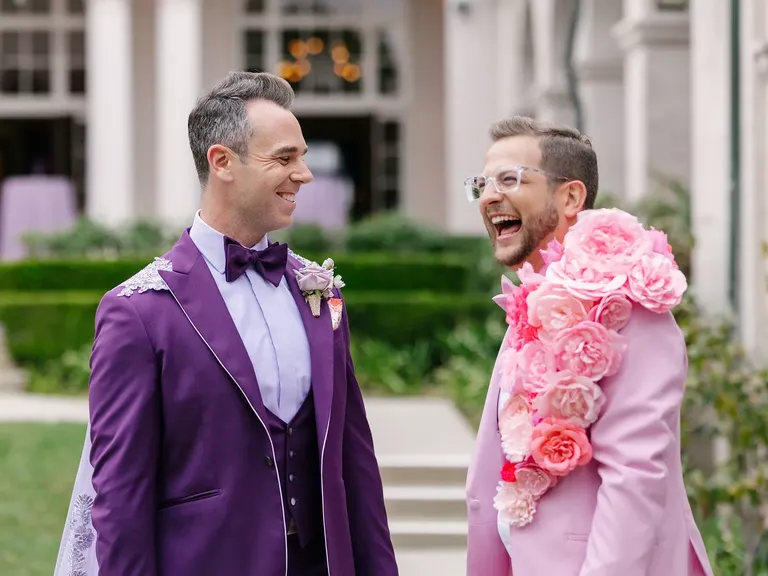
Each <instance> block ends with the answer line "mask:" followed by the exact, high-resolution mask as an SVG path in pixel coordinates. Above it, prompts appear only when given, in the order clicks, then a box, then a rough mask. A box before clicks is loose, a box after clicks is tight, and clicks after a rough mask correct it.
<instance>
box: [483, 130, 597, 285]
mask: <svg viewBox="0 0 768 576" xmlns="http://www.w3.org/2000/svg"><path fill="white" fill-rule="evenodd" d="M519 166H522V167H526V168H529V169H523V170H521V171H516V170H506V169H507V168H511V167H519ZM530 169H535V170H541V147H540V139H539V137H536V136H511V137H508V138H502V139H500V140H497V141H496V142H494V144H493V145H492V146H491V148H490V149H489V150H488V153H487V154H486V157H485V165H484V167H483V174H484V175H486V176H494V177H496V176H498V178H499V179H500V180H504V181H505V183H507V184H509V183H511V181H512V180H511V179H516V178H518V174H519V189H518V190H517V191H514V192H508V193H504V194H502V193H500V192H499V190H498V189H497V188H496V181H492V182H489V183H488V184H487V185H486V186H485V189H484V190H483V193H482V196H481V197H480V213H481V215H482V217H483V221H484V223H485V227H486V229H487V230H488V236H489V238H490V240H491V244H492V245H493V249H494V255H495V257H496V259H497V260H498V261H499V262H501V263H502V264H504V265H505V266H508V267H510V268H517V267H519V266H520V265H522V264H523V263H524V262H526V261H529V262H530V263H531V264H532V265H533V267H534V268H535V269H536V270H538V269H539V268H540V267H541V266H542V264H543V262H542V259H541V255H540V254H539V249H543V248H545V247H546V245H547V244H548V243H549V241H550V240H552V238H555V237H556V238H558V239H560V240H562V238H563V236H564V235H565V233H566V232H567V230H568V228H569V226H570V225H571V224H573V222H574V221H575V218H576V214H577V213H578V211H579V210H581V206H582V205H583V200H584V198H583V195H582V194H581V192H580V191H579V190H576V189H578V188H579V186H580V187H581V188H582V189H583V185H582V184H581V183H580V182H566V181H564V180H561V181H558V180H554V181H552V182H550V181H549V180H548V179H547V176H546V175H545V174H542V173H540V172H536V171H535V170H530ZM556 176H559V175H556ZM574 194H576V195H574ZM578 196H580V200H579V198H578Z"/></svg>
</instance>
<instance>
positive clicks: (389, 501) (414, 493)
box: [384, 485, 467, 522]
mask: <svg viewBox="0 0 768 576" xmlns="http://www.w3.org/2000/svg"><path fill="white" fill-rule="evenodd" d="M465 498H466V496H465V492H464V487H463V486H458V487H453V486H424V487H422V486H416V487H414V486H388V485H385V486H384V501H385V504H386V506H387V517H388V518H389V519H390V520H392V521H400V520H429V521H438V520H439V521H444V520H448V521H458V522H466V520H467V504H466V499H465Z"/></svg>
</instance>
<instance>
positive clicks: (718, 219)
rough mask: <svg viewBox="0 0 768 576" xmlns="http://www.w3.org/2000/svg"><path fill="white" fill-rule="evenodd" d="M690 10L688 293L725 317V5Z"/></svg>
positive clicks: (700, 1) (717, 2) (706, 3)
mask: <svg viewBox="0 0 768 576" xmlns="http://www.w3.org/2000/svg"><path fill="white" fill-rule="evenodd" d="M690 7H691V148H692V149H691V155H692V158H691V209H692V220H693V222H692V225H693V236H694V238H695V239H696V243H695V245H694V249H693V259H692V268H693V291H694V293H695V295H696V298H697V301H698V303H699V304H700V305H701V307H702V310H704V311H705V312H706V313H710V314H714V315H720V314H723V313H726V312H729V311H730V310H729V300H728V288H729V273H730V266H729V263H730V245H731V202H730V195H731V174H730V171H731V162H730V149H731V118H730V115H731V65H730V22H731V19H730V11H731V7H730V0H729V1H727V2H726V1H724V0H696V1H695V2H691V3H690Z"/></svg>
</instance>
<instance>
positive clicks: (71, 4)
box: [67, 0, 85, 15]
mask: <svg viewBox="0 0 768 576" xmlns="http://www.w3.org/2000/svg"><path fill="white" fill-rule="evenodd" d="M67 11H68V12H69V13H70V14H77V15H81V14H85V0H67Z"/></svg>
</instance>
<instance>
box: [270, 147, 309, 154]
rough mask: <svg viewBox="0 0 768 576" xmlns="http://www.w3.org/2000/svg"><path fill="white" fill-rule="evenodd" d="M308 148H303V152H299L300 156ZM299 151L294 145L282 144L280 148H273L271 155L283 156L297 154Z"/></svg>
mask: <svg viewBox="0 0 768 576" xmlns="http://www.w3.org/2000/svg"><path fill="white" fill-rule="evenodd" d="M307 150H308V148H304V152H302V153H301V155H302V156H304V154H306V153H307ZM298 152H299V149H298V148H297V147H296V146H283V147H282V148H278V149H277V150H275V151H274V152H273V153H272V155H273V156H285V155H287V154H297V153H298Z"/></svg>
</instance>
